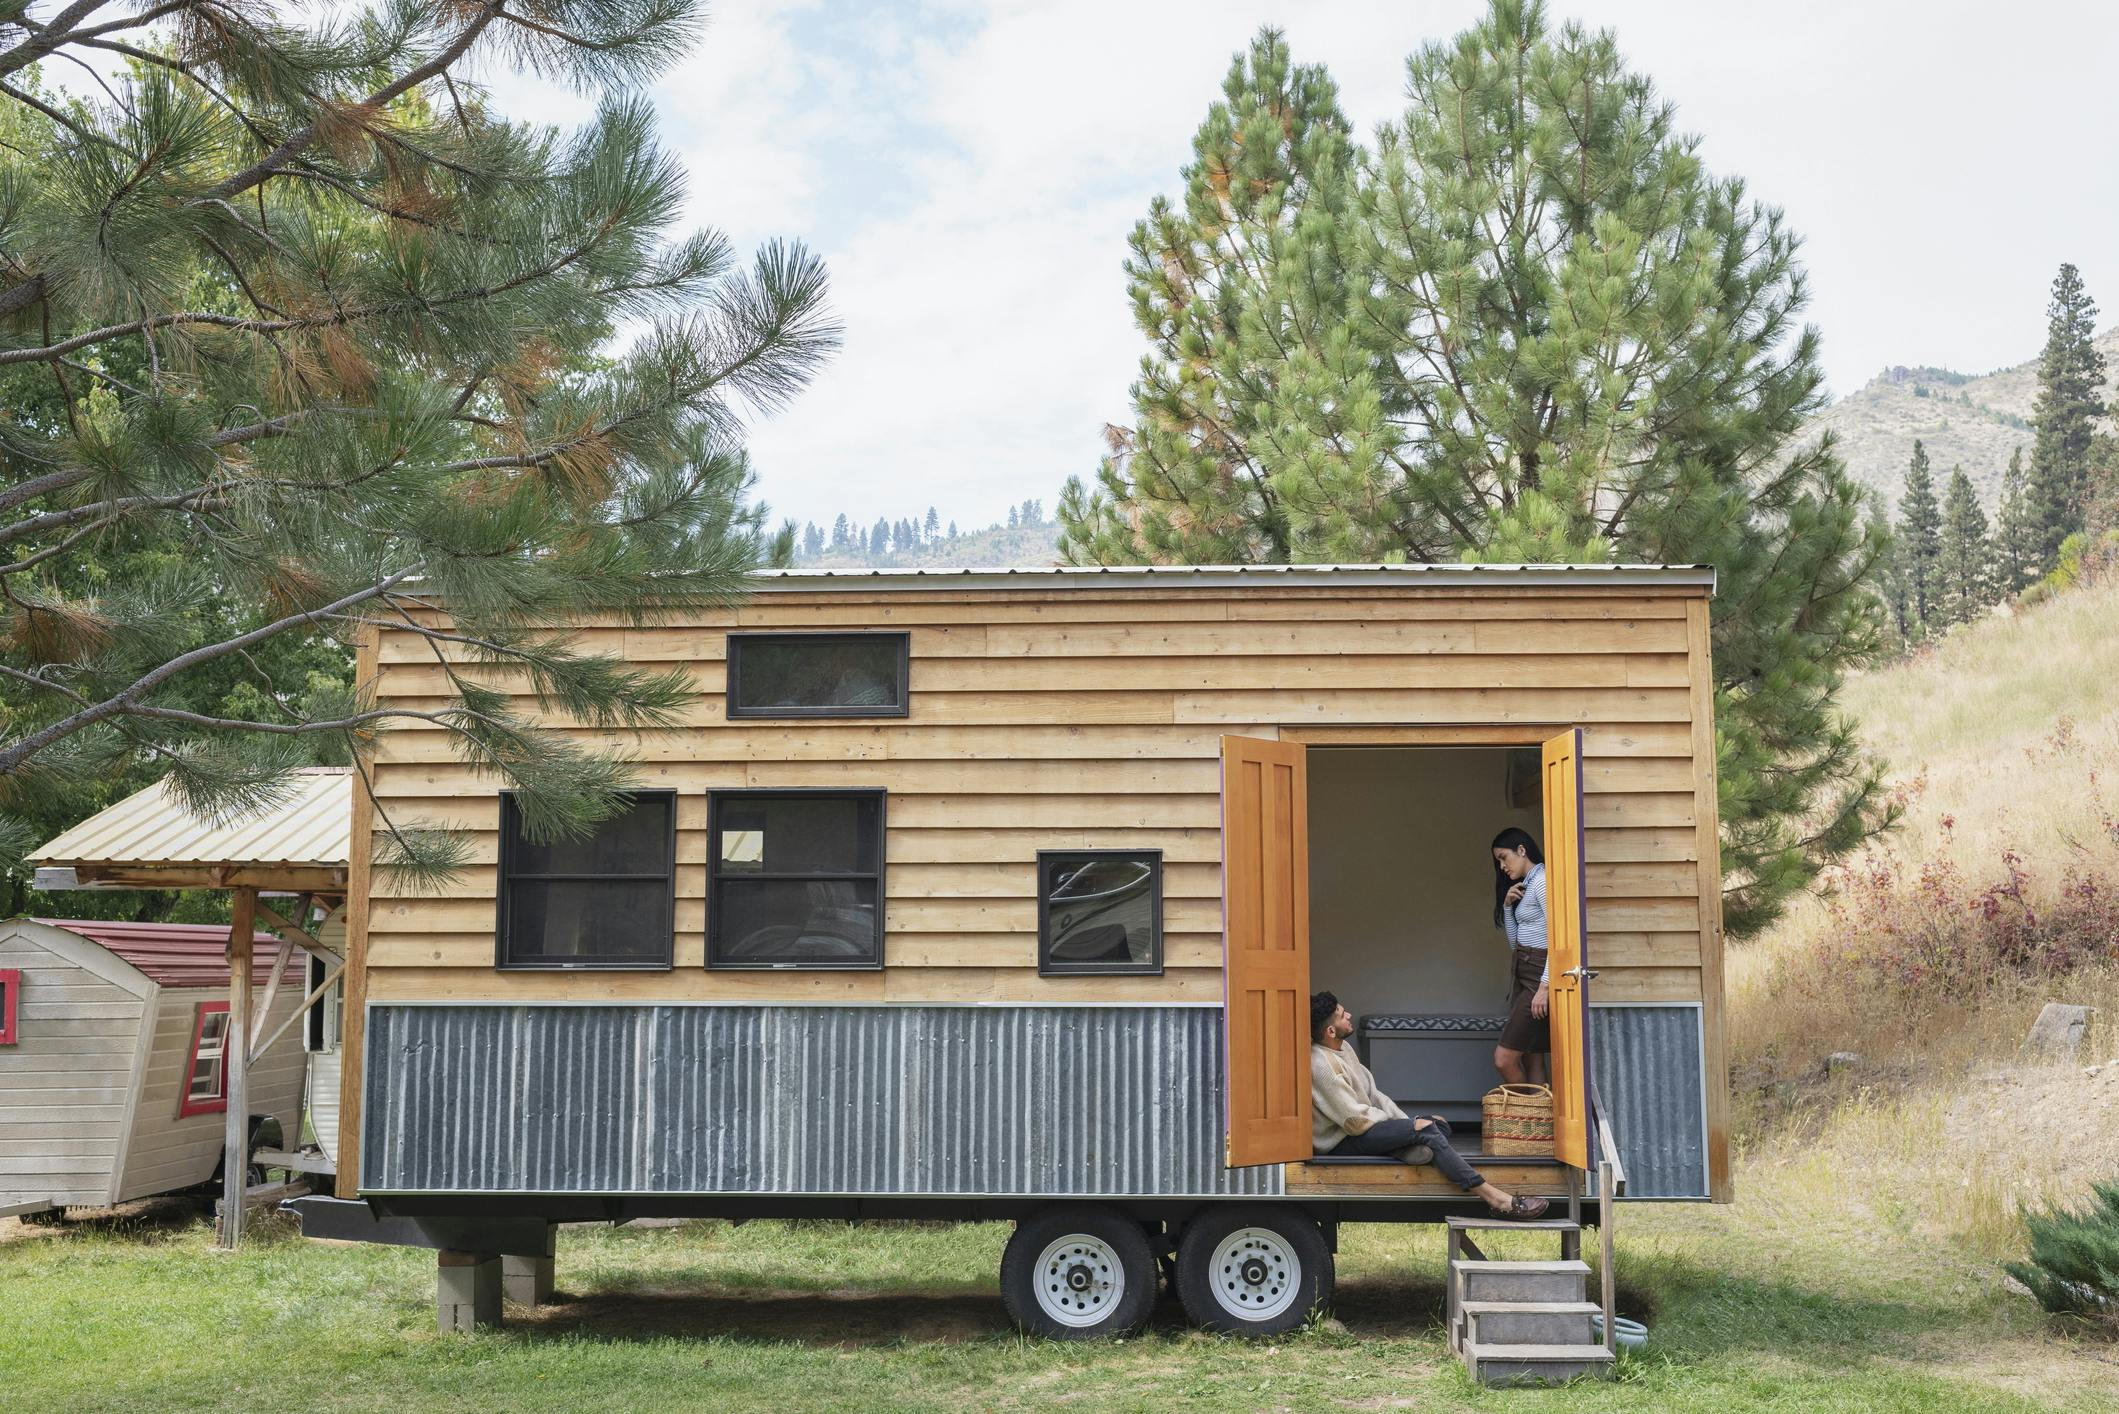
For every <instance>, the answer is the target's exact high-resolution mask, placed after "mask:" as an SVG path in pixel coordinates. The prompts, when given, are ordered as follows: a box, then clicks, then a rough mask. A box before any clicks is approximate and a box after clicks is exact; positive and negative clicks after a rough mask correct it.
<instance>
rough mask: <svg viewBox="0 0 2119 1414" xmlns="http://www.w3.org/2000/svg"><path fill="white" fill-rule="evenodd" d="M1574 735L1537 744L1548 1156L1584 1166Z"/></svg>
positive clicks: (1578, 782) (1585, 1079)
mask: <svg viewBox="0 0 2119 1414" xmlns="http://www.w3.org/2000/svg"><path fill="white" fill-rule="evenodd" d="M1583 894H1584V890H1583V883H1582V730H1581V728H1579V727H1575V728H1572V729H1570V730H1568V731H1565V732H1563V733H1561V734H1560V735H1559V736H1556V737H1553V738H1552V739H1551V740H1550V741H1547V742H1546V743H1545V930H1546V932H1545V941H1546V946H1547V947H1549V948H1550V949H1551V951H1550V952H1549V953H1547V954H1546V961H1547V963H1548V965H1549V966H1550V969H1551V973H1550V975H1551V982H1550V983H1549V986H1550V989H1551V995H1550V996H1549V998H1548V1001H1549V1002H1550V1004H1551V1007H1552V1010H1551V1013H1550V1021H1551V1027H1552V1127H1553V1151H1554V1153H1555V1154H1556V1155H1557V1156H1558V1157H1559V1159H1560V1161H1561V1162H1562V1163H1568V1164H1573V1165H1574V1166H1575V1167H1576V1168H1578V1169H1588V1168H1590V1167H1591V1163H1590V1159H1589V1063H1588V1046H1587V1043H1586V1040H1585V1036H1586V1033H1587V1030H1588V1026H1589V998H1588V979H1589V973H1588V970H1587V969H1586V968H1585V967H1584V966H1583V965H1582V900H1583Z"/></svg>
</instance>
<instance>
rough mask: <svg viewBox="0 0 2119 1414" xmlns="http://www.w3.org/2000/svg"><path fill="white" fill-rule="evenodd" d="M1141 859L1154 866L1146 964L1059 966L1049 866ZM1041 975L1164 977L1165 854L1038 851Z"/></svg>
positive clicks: (1090, 963)
mask: <svg viewBox="0 0 2119 1414" xmlns="http://www.w3.org/2000/svg"><path fill="white" fill-rule="evenodd" d="M1083 858H1098V859H1137V860H1140V861H1141V862H1142V863H1145V864H1148V865H1151V866H1152V867H1153V869H1154V873H1153V874H1152V875H1150V876H1149V882H1150V891H1149V895H1148V898H1149V915H1148V916H1149V921H1150V927H1151V928H1152V930H1153V931H1152V934H1151V936H1150V938H1149V947H1148V960H1147V961H1146V962H1124V963H1110V962H1078V963H1064V962H1063V963H1055V962H1053V961H1052V955H1051V939H1050V936H1049V934H1050V932H1051V927H1052V900H1051V898H1050V896H1049V895H1048V894H1047V893H1046V891H1045V865H1046V861H1048V860H1052V859H1083ZM1035 886H1036V889H1037V975H1038V976H1040V977H1160V976H1162V975H1163V931H1164V930H1163V852H1162V851H1161V850H1159V849H1119V848H1113V849H1095V848H1089V849H1041V850H1039V851H1038V852H1037V876H1036V885H1035Z"/></svg>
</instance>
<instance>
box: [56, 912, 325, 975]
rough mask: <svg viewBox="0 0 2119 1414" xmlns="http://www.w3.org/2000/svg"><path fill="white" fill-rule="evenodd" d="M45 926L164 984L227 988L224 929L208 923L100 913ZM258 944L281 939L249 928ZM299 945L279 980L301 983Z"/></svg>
mask: <svg viewBox="0 0 2119 1414" xmlns="http://www.w3.org/2000/svg"><path fill="white" fill-rule="evenodd" d="M34 921H35V922H38V923H42V924H44V925H45V926H46V927H48V928H63V929H65V930H66V931H67V932H69V933H75V934H78V935H79V936H81V937H84V938H86V939H88V940H89V941H90V942H92V943H94V944H96V945H97V946H98V947H101V948H103V949H104V950H105V951H106V952H111V953H115V954H116V955H117V956H119V957H121V958H123V959H125V960H126V961H127V962H129V963H131V964H132V965H133V966H134V967H137V968H139V969H140V970H141V971H142V972H144V973H146V974H147V976H148V979H149V980H150V981H154V982H159V983H160V984H161V985H163V986H164V987H219V988H220V989H222V990H223V991H226V990H227V988H228V930H227V929H226V928H220V927H216V926H215V925H213V924H211V923H128V922H124V921H122V920H113V919H104V918H39V919H36V920H34ZM253 937H254V938H255V940H256V943H257V945H258V946H259V947H260V948H267V947H269V948H272V949H275V950H277V949H278V947H279V945H280V940H279V939H278V938H275V937H273V936H272V934H270V933H257V934H253ZM272 957H273V954H272V953H269V952H268V953H265V954H264V956H263V959H262V962H261V965H260V968H259V973H260V976H259V980H260V981H262V980H264V974H266V973H269V972H270V971H271V970H272ZM306 957H307V954H305V953H303V952H302V951H301V950H300V949H299V948H297V949H296V950H295V954H294V960H293V961H291V962H289V963H288V964H287V971H286V972H285V974H283V975H282V976H281V978H280V983H281V985H282V986H284V985H285V984H287V983H289V982H294V983H300V982H301V981H302V979H303V975H304V974H303V969H304V968H305V967H306V966H307V965H308V964H307V962H306V960H305V959H306Z"/></svg>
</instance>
